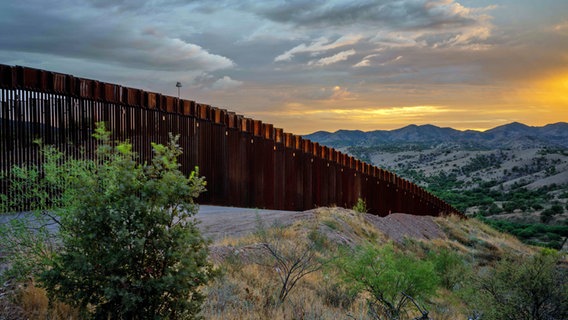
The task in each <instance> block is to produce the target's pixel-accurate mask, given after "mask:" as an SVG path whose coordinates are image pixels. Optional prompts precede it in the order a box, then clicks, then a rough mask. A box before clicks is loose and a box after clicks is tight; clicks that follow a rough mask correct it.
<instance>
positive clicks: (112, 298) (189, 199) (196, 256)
mask: <svg viewBox="0 0 568 320" xmlns="http://www.w3.org/2000/svg"><path fill="white" fill-rule="evenodd" d="M109 136H110V134H109V132H107V131H105V129H104V126H102V125H100V124H99V125H97V129H96V137H97V138H98V139H99V141H100V142H101V144H100V146H99V147H98V148H97V159H96V160H73V159H66V157H65V156H64V155H63V154H62V153H60V152H57V151H55V150H54V149H48V150H51V151H49V152H47V153H46V154H45V155H46V163H47V164H48V165H47V166H46V167H45V168H46V172H45V176H44V178H43V179H42V180H41V181H40V185H42V184H47V185H48V184H50V183H51V184H52V185H53V186H56V187H58V188H59V191H60V192H59V193H58V194H59V197H56V199H57V201H55V202H53V203H52V209H53V210H50V211H44V213H49V212H53V213H54V216H53V217H54V218H55V219H56V220H57V222H58V223H59V224H60V228H59V238H60V243H61V245H60V246H61V247H60V249H59V250H58V251H56V252H53V253H52V255H51V256H48V258H49V259H47V260H45V264H44V268H42V269H43V270H40V272H38V273H39V281H40V284H41V285H42V286H44V287H45V288H46V290H47V292H48V295H49V297H50V298H51V299H58V300H60V301H63V302H66V303H68V304H70V305H72V306H74V307H77V308H79V310H80V312H81V313H82V318H96V319H182V318H194V317H195V315H197V313H198V312H199V310H200V307H201V303H202V301H203V299H204V297H203V295H202V294H201V293H200V291H199V289H200V287H202V286H203V285H204V284H205V283H207V282H208V280H209V279H210V278H211V277H212V276H213V270H212V266H211V265H210V264H209V263H208V262H207V255H208V251H207V243H206V241H205V240H204V239H203V237H202V236H201V234H200V232H199V230H198V228H197V226H196V221H195V219H194V218H193V215H194V214H195V213H196V212H197V206H196V205H195V204H194V202H193V199H194V198H196V197H197V196H198V195H199V193H200V192H202V191H203V190H204V184H205V183H204V180H203V178H200V177H198V173H196V172H193V173H192V174H191V176H190V177H189V178H187V177H184V176H183V174H182V173H181V171H180V170H179V166H180V165H179V163H178V162H177V157H178V156H179V155H180V154H181V151H180V148H179V147H178V145H177V138H174V137H171V139H170V143H169V144H168V145H165V146H164V145H160V144H152V148H153V150H154V155H153V160H152V162H151V163H150V164H139V163H138V162H137V158H136V155H135V153H134V152H132V145H131V144H129V143H128V142H123V143H119V144H117V145H114V144H112V143H111V142H110V140H109ZM53 163H58V164H59V165H58V166H53V165H52V164H53ZM37 196H38V200H41V199H42V197H45V196H46V195H45V194H38V195H37ZM53 205H57V206H53ZM59 205H62V206H61V207H60V206H59Z"/></svg>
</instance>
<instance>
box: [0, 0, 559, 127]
mask: <svg viewBox="0 0 568 320" xmlns="http://www.w3.org/2000/svg"><path fill="white" fill-rule="evenodd" d="M0 63H1V64H8V65H23V66H29V67H34V68H41V69H46V70H52V71H58V72H63V73H70V74H73V75H75V76H80V77H86V78H93V79H98V80H101V81H106V82H112V83H119V84H122V85H125V86H130V87H136V88H142V89H145V90H149V91H155V92H161V93H164V94H168V95H172V96H177V88H176V86H175V84H176V82H177V81H180V82H181V83H182V84H183V87H182V88H181V89H182V90H181V96H182V97H183V98H186V99H192V100H196V101H198V102H201V103H207V104H211V105H213V106H216V107H222V108H226V109H229V110H231V111H235V112H237V113H239V114H243V115H246V116H248V117H252V118H255V119H260V120H262V121H264V122H268V123H273V124H274V125H275V126H277V127H282V128H284V129H285V130H286V131H288V132H293V133H296V134H305V133H311V132H314V131H318V130H327V131H335V130H338V129H359V130H365V131H368V130H377V129H394V128H400V127H403V126H405V125H408V124H434V125H437V126H444V127H453V128H456V129H461V130H463V129H475V130H484V129H489V128H492V127H495V126H498V125H502V124H506V123H510V122H513V121H519V122H523V123H526V124H528V125H533V126H537V125H538V126H540V125H544V124H547V123H555V122H559V121H568V1H567V0H539V1H536V0H502V1H499V0H494V1H490V0H456V1H453V0H437V1H427V0H391V1H388V0H376V1H316V0H311V1H309V0H304V1H293V0H292V1H271V0H263V1H258V0H238V1H237V0H235V1H223V0H218V1H205V0H203V1H200V0H152V1H142V0H90V1H88V0H85V1H79V0H26V1H1V2H0Z"/></svg>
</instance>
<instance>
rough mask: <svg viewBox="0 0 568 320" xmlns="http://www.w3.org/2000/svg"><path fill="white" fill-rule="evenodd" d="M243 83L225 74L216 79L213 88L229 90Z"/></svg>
mask: <svg viewBox="0 0 568 320" xmlns="http://www.w3.org/2000/svg"><path fill="white" fill-rule="evenodd" d="M242 84H243V82H242V81H238V80H233V79H231V77H229V76H224V77H223V78H220V79H218V80H217V81H215V82H214V83H213V84H212V85H211V88H212V89H214V90H228V89H233V88H236V87H239V86H241V85H242Z"/></svg>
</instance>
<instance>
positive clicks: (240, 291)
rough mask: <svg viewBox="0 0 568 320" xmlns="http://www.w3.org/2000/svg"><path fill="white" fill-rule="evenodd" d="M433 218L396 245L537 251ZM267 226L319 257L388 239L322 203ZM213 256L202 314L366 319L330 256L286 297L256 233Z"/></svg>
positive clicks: (60, 310)
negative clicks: (433, 226) (427, 228)
mask: <svg viewBox="0 0 568 320" xmlns="http://www.w3.org/2000/svg"><path fill="white" fill-rule="evenodd" d="M434 221H435V222H436V223H437V224H438V225H439V226H440V227H441V228H442V230H443V231H444V233H445V234H446V236H447V238H445V239H444V238H437V239H433V240H417V239H412V238H409V239H407V240H406V241H404V242H403V243H402V244H400V245H398V247H399V249H400V250H404V251H408V252H412V253H413V254H414V255H416V256H418V257H426V256H427V253H428V252H431V251H436V250H438V249H441V248H449V249H451V250H452V251H454V252H457V253H458V254H460V255H461V256H463V257H464V259H468V263H470V264H475V266H483V265H486V264H490V263H491V262H492V261H494V260H495V259H498V258H499V257H500V256H502V255H503V254H504V253H506V252H511V251H513V252H532V251H535V249H533V248H530V247H527V246H526V245H524V244H522V243H521V242H520V241H518V240H516V239H515V238H513V237H512V236H509V235H506V234H503V233H500V232H498V231H496V230H494V229H493V228H491V227H489V226H487V225H485V224H483V223H482V222H480V221H478V220H475V219H469V220H463V219H459V218H456V217H444V218H435V219H434ZM264 228H265V230H264V231H266V232H267V233H268V234H269V235H270V236H271V237H273V239H278V241H279V242H280V244H281V245H283V246H285V247H286V248H288V249H290V250H294V249H296V248H298V244H299V243H307V242H308V241H314V242H317V243H318V246H317V250H318V253H317V254H318V258H319V259H322V261H331V260H333V258H334V255H337V254H338V251H337V248H338V247H339V246H348V247H354V246H356V245H359V244H363V243H369V242H372V243H379V244H381V243H386V242H387V241H389V239H387V237H386V236H385V235H384V234H383V233H382V232H381V231H380V230H379V229H378V228H377V227H375V225H373V224H372V223H369V220H368V218H366V217H365V216H364V215H362V214H357V213H355V212H353V211H351V210H346V209H342V208H319V209H316V210H313V218H309V219H305V220H301V221H296V222H294V223H293V224H290V225H287V226H286V227H281V226H275V227H274V228H272V227H271V226H265V227H264ZM211 259H212V260H213V261H214V262H215V264H216V265H217V266H218V268H219V269H220V270H221V271H222V275H221V276H220V277H218V278H217V279H215V280H214V281H213V282H212V283H210V284H209V285H208V286H207V287H205V288H204V292H205V293H206V294H207V299H206V301H205V303H204V305H203V309H202V313H201V314H202V316H203V317H204V318H205V319H271V320H279V319H334V318H335V319H348V318H349V319H361V320H364V319H371V317H370V316H369V314H368V308H367V304H366V298H365V296H364V294H359V295H356V294H354V293H352V292H351V291H350V290H348V288H347V287H346V285H345V284H344V283H341V281H340V280H339V276H338V274H337V271H336V270H334V269H333V268H332V267H331V266H332V265H333V264H331V263H329V264H327V265H326V267H324V268H322V269H321V270H318V271H316V272H313V273H310V274H308V275H307V276H305V277H303V278H302V279H301V280H300V281H298V283H297V285H296V287H294V288H293V290H291V291H290V294H289V295H288V297H287V299H286V300H284V302H280V301H278V293H279V290H280V288H281V283H280V280H279V277H278V273H277V271H276V270H275V268H274V264H270V263H267V261H270V256H269V255H268V254H267V252H266V251H265V250H264V249H263V247H262V245H261V244H260V239H259V237H258V235H254V234H250V235H245V236H242V237H238V238H229V237H226V238H223V239H220V240H217V241H216V242H215V243H213V244H212V247H211ZM14 299H15V300H14V301H15V302H16V304H17V305H18V306H20V307H21V308H22V309H23V310H24V312H25V314H26V317H27V318H28V319H78V318H77V313H76V312H75V311H74V310H73V309H71V308H70V307H68V306H66V305H63V304H55V305H54V307H53V308H51V309H50V308H49V307H48V300H47V297H46V294H45V291H44V290H43V289H41V288H37V287H35V286H33V285H29V286H27V287H24V288H22V289H21V290H20V292H19V293H18V294H17V295H16V296H15V297H14ZM427 308H428V310H429V311H430V316H431V317H432V318H433V319H442V320H444V319H448V320H449V319H464V318H466V315H467V308H466V307H465V305H464V303H463V301H461V300H460V298H459V297H458V296H457V295H456V294H455V293H454V292H452V291H450V290H447V289H440V290H439V291H438V295H437V298H435V299H433V300H432V301H429V304H428V306H427ZM413 316H418V313H414V314H413ZM0 319H1V317H0Z"/></svg>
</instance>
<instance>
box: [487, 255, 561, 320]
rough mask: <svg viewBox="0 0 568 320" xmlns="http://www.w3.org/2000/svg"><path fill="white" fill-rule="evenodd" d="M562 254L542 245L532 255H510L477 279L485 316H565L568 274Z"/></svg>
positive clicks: (531, 318) (527, 317)
mask: <svg viewBox="0 0 568 320" xmlns="http://www.w3.org/2000/svg"><path fill="white" fill-rule="evenodd" d="M558 261H559V255H558V254H557V253H556V252H554V251H552V250H550V249H543V251H542V252H541V253H539V254H537V255H534V256H530V257H514V256H509V257H507V258H505V259H503V260H501V261H500V262H499V263H498V264H497V265H496V267H495V269H493V270H489V272H486V273H483V274H482V275H481V276H480V277H479V278H478V282H477V287H478V290H479V291H478V298H480V300H479V307H480V308H481V309H482V310H483V319H527V320H537V319H566V318H567V317H568V282H566V279H567V278H566V277H567V276H568V274H567V272H566V269H565V268H562V267H560V266H557V263H558Z"/></svg>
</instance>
